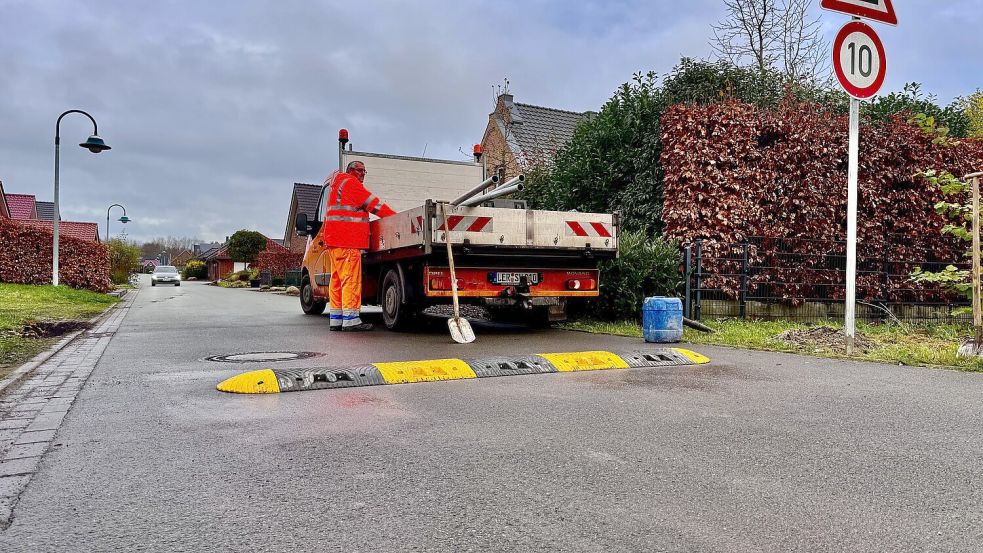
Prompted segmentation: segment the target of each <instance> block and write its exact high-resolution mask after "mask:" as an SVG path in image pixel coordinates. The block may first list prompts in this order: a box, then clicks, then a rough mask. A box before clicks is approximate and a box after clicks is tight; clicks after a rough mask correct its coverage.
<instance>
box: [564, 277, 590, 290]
mask: <svg viewBox="0 0 983 553" xmlns="http://www.w3.org/2000/svg"><path fill="white" fill-rule="evenodd" d="M595 288H597V281H596V280H594V279H592V278H573V279H570V280H568V281H567V290H593V289H595Z"/></svg>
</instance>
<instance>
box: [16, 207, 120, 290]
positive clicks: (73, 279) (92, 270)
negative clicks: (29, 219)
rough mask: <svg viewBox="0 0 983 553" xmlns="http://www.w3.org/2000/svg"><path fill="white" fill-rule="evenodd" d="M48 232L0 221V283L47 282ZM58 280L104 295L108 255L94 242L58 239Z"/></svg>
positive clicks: (108, 279) (68, 238) (108, 283)
mask: <svg viewBox="0 0 983 553" xmlns="http://www.w3.org/2000/svg"><path fill="white" fill-rule="evenodd" d="M51 242H52V236H51V231H49V230H46V229H41V228H35V227H26V226H22V225H18V224H17V223H16V222H14V221H12V220H10V219H0V282H10V283H14V284H50V283H51ZM58 277H59V280H60V283H61V284H64V285H65V286H71V287H73V288H87V289H89V290H94V291H96V292H108V291H109V290H110V289H111V288H112V285H111V282H110V278H109V252H108V249H107V248H106V246H103V245H102V244H99V243H96V242H89V241H87V240H80V239H78V238H71V237H68V236H60V237H59V239H58Z"/></svg>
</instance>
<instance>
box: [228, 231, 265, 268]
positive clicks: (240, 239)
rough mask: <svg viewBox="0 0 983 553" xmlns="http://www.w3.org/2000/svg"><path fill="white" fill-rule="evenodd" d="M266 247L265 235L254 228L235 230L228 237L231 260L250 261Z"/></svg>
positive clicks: (254, 259)
mask: <svg viewBox="0 0 983 553" xmlns="http://www.w3.org/2000/svg"><path fill="white" fill-rule="evenodd" d="M265 249H266V237H265V236H263V235H262V234H260V233H258V232H256V231H254V230H240V231H236V233H235V234H233V235H232V238H229V247H228V252H229V257H230V258H231V259H232V261H237V262H240V263H252V262H253V261H256V256H258V255H259V252H261V251H263V250H265Z"/></svg>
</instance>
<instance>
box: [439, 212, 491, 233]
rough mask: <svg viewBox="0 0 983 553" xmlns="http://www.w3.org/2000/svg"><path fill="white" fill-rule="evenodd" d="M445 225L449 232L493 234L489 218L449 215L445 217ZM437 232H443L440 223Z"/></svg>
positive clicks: (442, 224) (442, 225)
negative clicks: (447, 226)
mask: <svg viewBox="0 0 983 553" xmlns="http://www.w3.org/2000/svg"><path fill="white" fill-rule="evenodd" d="M447 224H448V225H450V227H451V230H456V231H461V232H494V225H493V224H492V218H491V217H475V216H471V215H450V216H448V217H447ZM437 230H444V223H443V222H441V223H440V226H439V227H437Z"/></svg>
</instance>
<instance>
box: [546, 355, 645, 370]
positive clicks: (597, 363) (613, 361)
mask: <svg viewBox="0 0 983 553" xmlns="http://www.w3.org/2000/svg"><path fill="white" fill-rule="evenodd" d="M539 356H540V357H542V358H544V359H546V360H547V361H549V362H550V363H552V364H553V366H554V367H556V370H557V371H559V372H571V371H600V370H605V369H627V368H628V363H625V360H624V359H622V358H621V356H619V355H615V354H613V353H611V352H610V351H581V352H576V353H540V354H539Z"/></svg>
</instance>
